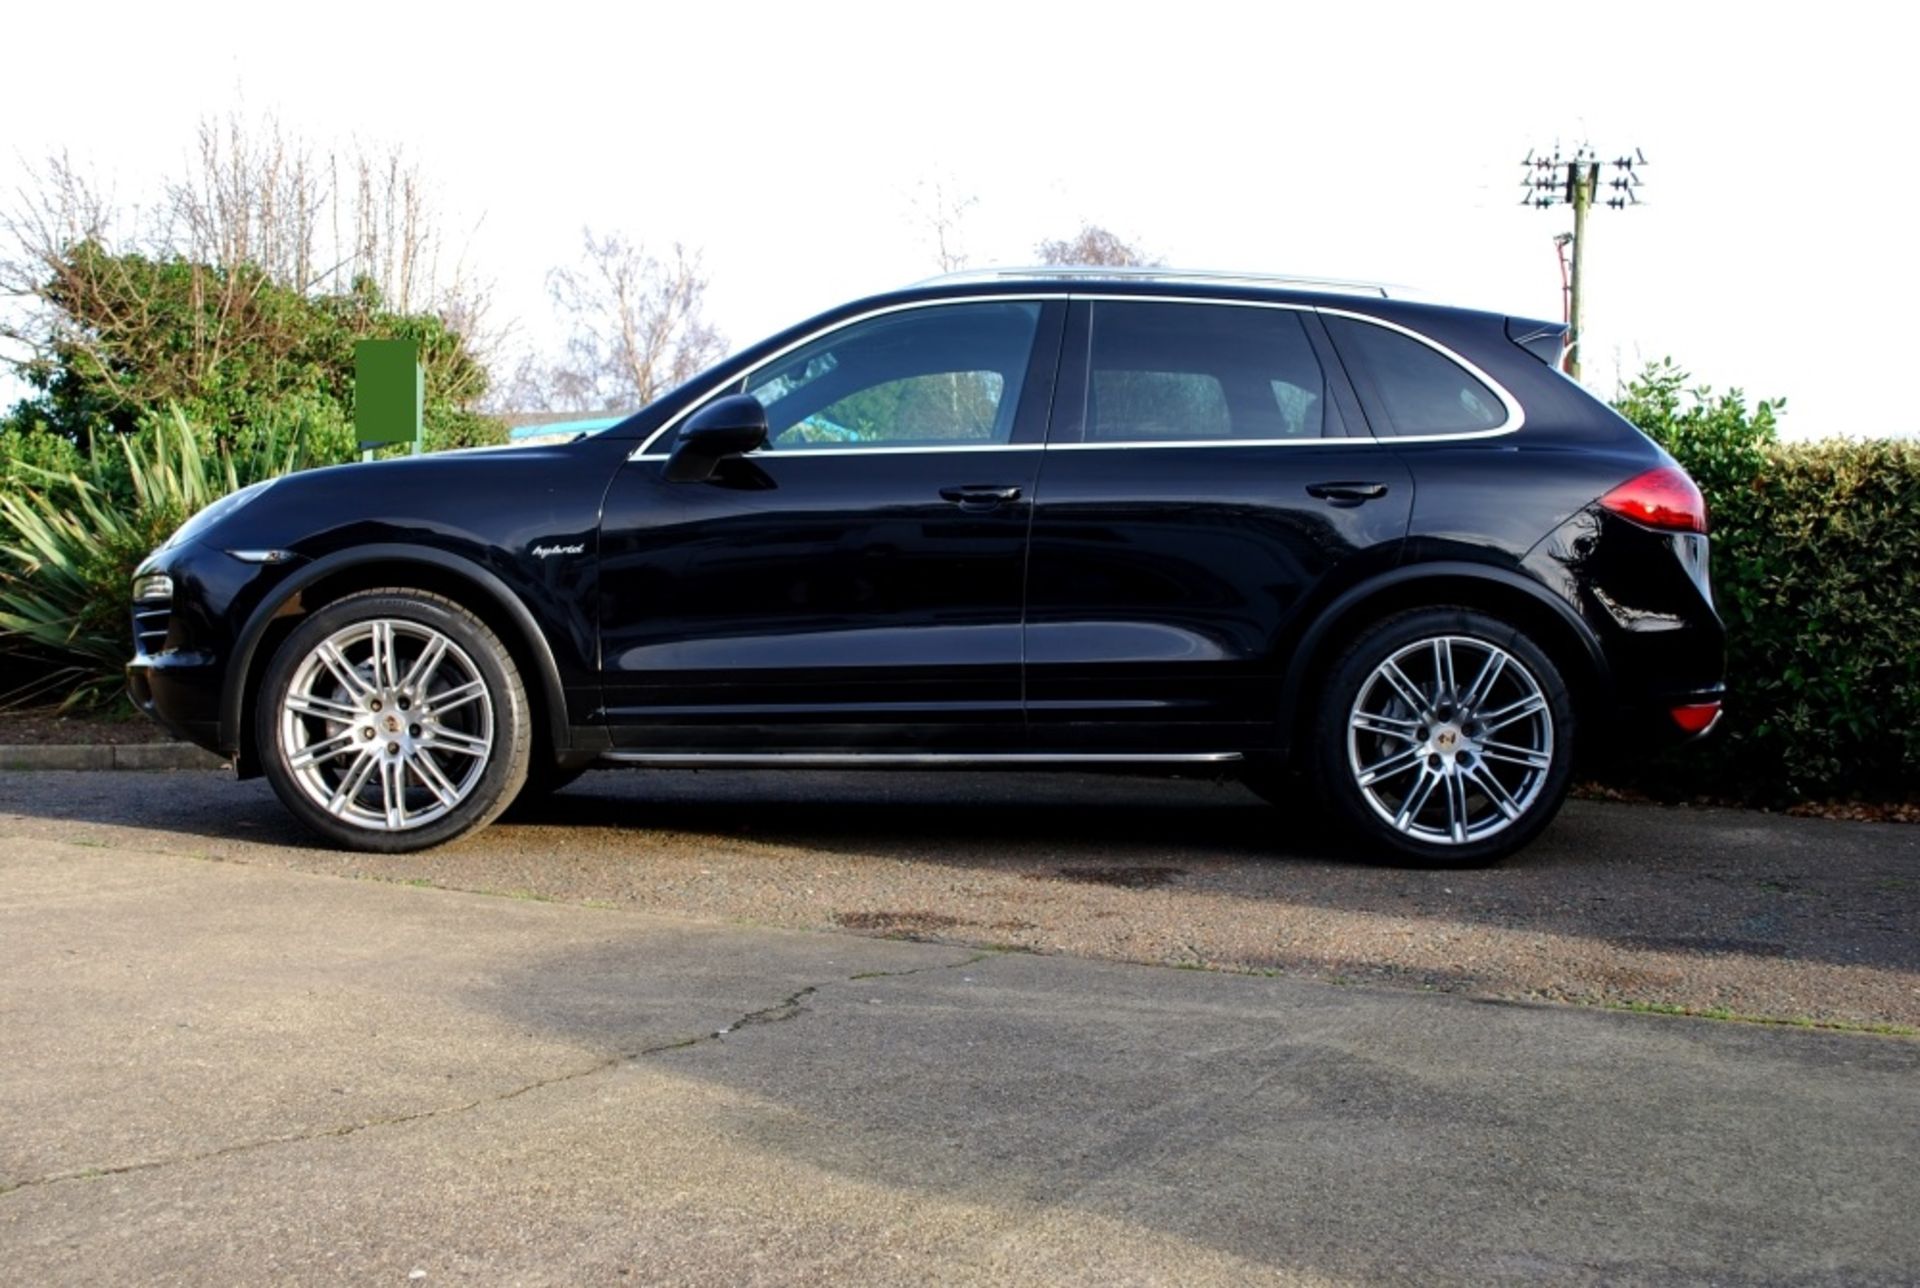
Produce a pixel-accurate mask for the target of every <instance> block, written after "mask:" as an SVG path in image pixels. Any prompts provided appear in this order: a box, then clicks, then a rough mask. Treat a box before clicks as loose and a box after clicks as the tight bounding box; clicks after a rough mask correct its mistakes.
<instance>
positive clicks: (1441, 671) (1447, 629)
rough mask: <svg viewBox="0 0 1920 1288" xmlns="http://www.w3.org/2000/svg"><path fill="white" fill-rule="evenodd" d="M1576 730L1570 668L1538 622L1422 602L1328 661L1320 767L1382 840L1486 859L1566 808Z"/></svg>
mask: <svg viewBox="0 0 1920 1288" xmlns="http://www.w3.org/2000/svg"><path fill="white" fill-rule="evenodd" d="M1390 663H1391V664H1392V669H1391V670H1389V664H1390ZM1416 700H1417V705H1416ZM1490 720H1491V721H1497V722H1498V723H1491V724H1490V723H1489V721H1490ZM1574 733H1575V730H1574V713H1573V700H1572V697H1571V695H1570V694H1569V693H1568V692H1567V686H1566V682H1565V680H1564V679H1563V677H1562V676H1561V674H1560V671H1559V668H1557V667H1556V666H1555V665H1554V664H1553V660H1552V659H1551V658H1549V657H1548V656H1547V654H1546V652H1545V650H1543V649H1542V648H1540V646H1539V645H1538V644H1536V643H1534V641H1533V640H1532V639H1531V638H1529V637H1528V636H1527V634H1526V633H1525V632H1524V631H1522V630H1520V629H1518V628H1516V627H1514V626H1512V625H1509V624H1508V623H1506V622H1502V621H1500V620H1499V619H1497V618H1494V617H1490V616H1488V615H1486V614H1485V613H1481V612H1476V611H1473V610H1471V609H1465V608H1425V609H1417V610H1415V611H1412V612H1408V613H1402V614H1399V615H1397V616H1394V617H1390V618H1387V619H1385V620H1384V621H1381V622H1379V623H1377V624H1375V625H1374V626H1372V627H1370V628H1369V629H1368V630H1367V631H1366V632H1365V633H1364V634H1362V635H1361V637H1360V638H1359V639H1358V640H1356V641H1354V643H1353V645H1352V646H1351V647H1350V648H1348V649H1347V651H1346V652H1345V653H1344V654H1342V655H1341V657H1340V658H1339V659H1338V660H1337V661H1336V662H1335V663H1334V665H1333V668H1332V670H1331V671H1330V672H1328V675H1327V682H1326V684H1325V685H1324V686H1323V687H1322V690H1321V694H1320V698H1319V702H1318V705H1317V707H1316V711H1315V718H1314V724H1313V733H1312V735H1311V736H1312V745H1311V751H1310V773H1311V777H1312V780H1313V785H1314V790H1315V793H1316V795H1317V796H1318V797H1319V799H1320V802H1321V804H1322V806H1323V807H1324V808H1325V809H1326V811H1327V813H1328V814H1329V816H1331V817H1332V818H1333V819H1334V820H1335V821H1336V822H1338V823H1339V824H1340V825H1341V826H1342V827H1343V828H1344V829H1345V830H1346V831H1347V832H1348V833H1349V834H1351V835H1353V836H1354V837H1356V838H1357V839H1359V840H1360V841H1361V842H1362V843H1363V844H1364V845H1365V846H1367V847H1368V849H1369V850H1370V851H1371V852H1373V853H1377V854H1381V855H1383V856H1385V857H1389V858H1391V859H1394V860H1396V861H1400V862H1411V863H1415V864H1419V865H1421V866H1426V867H1473V866H1477V865H1480V864H1486V863H1492V862H1495V861H1497V860H1499V859H1502V858H1505V857H1506V856H1507V855H1509V854H1512V853H1513V852H1514V851H1516V850H1518V849H1520V848H1521V847H1523V846H1525V845H1526V844H1527V843H1528V842H1530V841H1532V840H1533V839H1534V838H1535V837H1537V836H1538V835H1540V833H1541V832H1542V831H1543V830H1544V829H1545V828H1546V826H1547V824H1549V823H1551V822H1552V821H1553V817H1554V815H1555V814H1557V813H1558V812H1559V810H1560V805H1561V803H1562V802H1563V801H1564V800H1565V799H1566V795H1567V787H1568V784H1569V782H1570V781H1571V778H1572V773H1573V755H1574Z"/></svg>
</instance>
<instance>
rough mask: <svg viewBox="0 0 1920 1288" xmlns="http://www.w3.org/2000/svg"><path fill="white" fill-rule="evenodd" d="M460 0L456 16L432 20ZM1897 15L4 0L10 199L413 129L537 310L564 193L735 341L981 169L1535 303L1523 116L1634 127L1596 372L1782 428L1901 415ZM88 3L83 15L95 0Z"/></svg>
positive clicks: (997, 190)
mask: <svg viewBox="0 0 1920 1288" xmlns="http://www.w3.org/2000/svg"><path fill="white" fill-rule="evenodd" d="M449 12H451V11H450V10H449ZM1896 12H1898V10H1897V9H1896V8H1895V7H1894V6H1887V5H1875V6H1868V5H1859V6H1855V5H1849V4H1840V3H1828V4H1825V5H1820V6H1808V5H1796V6H1793V7H1792V8H1791V9H1789V8H1787V7H1785V6H1781V7H1777V8H1776V7H1775V6H1773V5H1768V4H1741V5H1734V4H1727V5H1717V4H1692V3H1687V4H1680V3H1673V2H1672V0H1668V2H1667V3H1662V4H1644V5H1643V4H1631V3H1611V4H1603V5H1593V6H1574V7H1571V8H1569V7H1567V6H1551V5H1545V4H1540V3H1538V2H1537V0H1535V2H1533V3H1527V4H1516V5H1505V4H1474V3H1463V4H1448V5H1440V4H1432V3H1427V4H1414V5H1404V6H1402V5H1385V4H1381V5H1373V4H1364V3H1345V4H1337V5H1313V6H1290V5H1277V4H1260V5H1255V4H1235V5H1209V4H1204V3H1197V2H1194V0H1188V2H1186V3H1181V4H1178V5H1171V4H1167V5H1155V6H1144V5H1143V6H1132V5H1124V4H1115V3H1107V4H1099V5H1075V6H1066V5H1060V6H1053V5H1047V4H1044V3H1039V2H1038V0H1027V3H1022V4H1013V5H999V4H989V3H954V4H946V5H920V4H891V5H876V6H857V5H843V4H834V3H829V2H827V0H819V2H817V3H809V4H784V5H765V6H762V5H755V4H749V3H741V2H739V0H734V2H731V3H727V4H707V5H692V4H689V5H684V6H673V7H671V8H669V7H665V6H660V7H656V6H650V5H630V4H627V5H618V6H609V7H607V8H605V9H602V8H599V7H594V6H575V5H569V4H566V3H558V2H554V0H547V2H545V3H541V4H536V5H513V6H505V5H501V6H485V7H479V6H476V7H474V8H471V9H467V10H465V14H466V15H467V16H461V17H451V16H446V17H443V16H441V7H440V6H427V5H399V4H393V3H386V4H380V5H371V6H362V5H358V4H350V3H323V4H318V5H303V6H297V7H296V6H270V5H262V4H258V3H250V4H246V5H236V6H223V5H196V4H186V3H176V4H153V3H151V2H150V0H149V2H148V3H142V4H139V5H114V4H105V5H100V4H96V5H88V6H86V7H85V9H84V11H83V10H77V9H74V8H73V7H71V6H54V5H36V6H34V7H33V8H32V9H31V10H24V11H21V12H16V13H11V14H9V16H8V18H7V23H6V27H7V34H8V47H9V50H10V56H9V57H8V59H7V63H8V71H7V78H6V79H7V84H6V97H7V102H8V109H7V111H6V113H5V114H4V124H0V167H4V170H3V171H0V190H4V191H9V192H10V191H12V190H13V189H14V188H15V187H16V186H17V185H18V184H19V183H20V182H21V180H22V171H21V169H20V167H21V164H22V162H31V161H34V160H36V159H38V158H40V157H43V156H44V155H45V154H46V153H48V152H49V151H50V150H55V149H62V148H64V149H66V150H68V151H69V152H70V153H71V154H72V156H73V158H74V159H75V160H76V161H79V162H82V163H84V164H87V165H90V166H92V167H94V168H95V169H96V170H97V172H99V173H102V174H105V175H109V176H112V177H113V179H114V181H115V185H116V188H117V191H118V192H119V194H120V195H121V196H122V197H123V198H125V199H128V200H138V199H140V198H141V197H142V196H143V195H144V194H145V193H147V192H149V191H150V190H151V189H152V187H153V185H154V184H155V182H156V180H157V176H158V175H160V174H161V173H164V172H167V171H171V170H175V169H178V168H179V166H180V164H181V161H182V159H183V157H184V155H185V153H186V151H187V149H188V147H189V145H190V142H191V138H192V134H193V131H194V128H195V124H196V122H197V120H198V119H199V118H201V117H202V116H204V115H207V114H218V113H223V112H225V111H227V110H229V109H230V108H232V107H234V106H236V105H240V106H243V107H244V108H245V109H246V110H248V111H250V112H261V113H264V112H268V111H271V112H274V113H277V114H278V115H279V116H280V118H281V120H282V121H283V123H284V124H286V125H288V126H291V127H293V128H294V129H296V130H298V131H299V132H300V133H302V134H304V135H306V136H307V137H308V138H310V139H312V140H314V141H316V142H326V141H330V140H333V139H337V138H344V137H347V136H358V137H361V138H363V139H369V140H378V141H388V140H398V141H401V142H403V143H404V144H406V146H407V147H408V148H409V149H410V150H411V151H412V153H413V154H414V155H415V156H416V157H417V158H418V160H419V161H420V162H421V164H422V166H423V168H424V170H425V171H426V173H427V175H428V177H429V178H430V179H431V180H432V181H433V183H434V186H435V188H436V195H437V201H438V204H439V206H440V208H441V210H442V212H443V215H444V223H445V225H446V226H447V228H448V229H449V231H450V232H452V233H453V234H454V235H455V237H456V240H461V241H464V242H465V244H466V246H467V250H468V256H469V258H470V260H471V262H472V263H473V265H474V266H475V267H476V268H477V269H478V270H479V271H480V272H481V273H482V274H483V275H485V276H486V277H489V278H491V279H492V281H493V282H494V284H495V298H496V313H497V317H496V321H514V320H517V321H519V322H520V323H521V326H522V329H523V331H524V333H525V334H527V335H529V336H540V335H543V334H546V333H548V332H549V331H550V329H551V325H552V324H551V321H550V317H549V313H548V307H547V303H546V296H545V290H544V275H545V273H546V271H547V270H548V269H549V268H550V267H552V266H553V265H555V264H557V263H561V262H563V261H566V260H568V259H569V258H571V257H572V256H573V255H574V253H575V251H576V250H577V247H578V244H579V230H580V227H581V225H582V224H591V225H593V226H594V227H595V228H597V229H600V230H614V229H618V230H620V231H623V232H625V233H627V234H628V235H630V236H632V237H634V238H637V239H639V240H642V241H645V242H647V243H649V244H650V245H658V246H662V247H664V246H666V245H668V244H670V243H671V242H673V241H675V240H680V241H684V242H687V243H688V244H690V245H693V246H696V247H699V248H700V249H702V250H703V252H704V254H705V257H706V266H707V269H708V271H709V274H710V276H711V280H712V288H711V292H710V295H709V306H710V313H711V315H712V319H713V320H714V321H715V322H716V323H717V324H718V325H719V326H720V327H721V328H722V329H723V330H724V331H725V332H726V333H727V335H728V337H729V338H730V339H731V340H732V341H733V342H734V343H735V344H745V343H747V342H749V341H751V340H753V339H756V338H758V337H759V336H761V335H763V334H765V333H767V332H769V331H772V330H775V329H777V328H779V327H781V326H783V325H785V324H787V323H788V322H791V321H795V320H798V319H799V318H800V317H802V316H804V315H806V314H808V313H810V312H813V311H815V310H817V309H819V308H824V307H826V306H828V305H831V304H834V303H837V302H839V301H841V300H843V299H846V298H849V297H851V296H854V295H856V294H862V293H865V292H868V291H871V290H877V289H883V288H886V287H889V286H893V285H897V284H900V283H903V282H906V281H910V280H915V279H918V278H921V277H924V276H927V275H928V274H929V273H931V272H932V271H933V269H934V264H933V260H932V251H931V249H930V245H929V239H928V235H927V231H926V228H925V225H924V221H922V220H919V219H916V217H915V215H914V212H913V207H912V198H913V192H914V188H915V185H916V184H917V183H920V182H922V181H930V180H937V181H939V182H941V183H943V184H945V185H947V186H948V187H949V189H951V190H955V191H959V192H963V193H967V194H971V195H973V196H975V197H977V199H978V201H977V204H976V205H975V206H974V207H973V208H972V209H971V211H970V212H969V215H968V218H967V223H966V227H965V241H966V244H967V249H968V250H969V252H970V253H971V255H972V257H973V259H974V261H975V262H976V263H977V264H990V263H1009V264H1017V263H1028V262H1031V261H1032V259H1033V246H1034V243H1035V242H1036V241H1038V240H1040V239H1041V238H1044V237H1052V236H1067V235H1070V234H1071V233H1072V232H1073V231H1075V229H1077V227H1078V226H1079V224H1080V223H1081V221H1083V220H1091V221H1093V222H1096V223H1101V224H1104V225H1106V226H1108V227H1110V228H1112V229H1114V230H1115V231H1116V232H1119V233H1120V234H1122V235H1123V236H1126V237H1128V238H1130V239H1133V240H1136V241H1137V242H1138V243H1140V244H1142V245H1144V246H1145V247H1146V248H1147V249H1149V250H1151V251H1153V252H1155V253H1156V254H1157V255H1159V256H1160V257H1161V258H1163V259H1165V260H1166V261H1167V262H1168V263H1170V264H1174V265H1179V266H1183V267H1224V268H1236V269H1250V270H1269V271H1282V272H1291V273H1302V274H1313V275H1322V276H1354V277H1363V278H1370V279H1380V280H1386V281H1392V282H1401V283H1407V284H1410V285H1414V286H1418V287H1420V288H1422V289H1423V290H1424V291H1426V292H1428V293H1431V294H1433V295H1435V296H1438V297H1439V298H1441V299H1444V300H1447V301H1451V302H1457V303H1465V304H1473V305H1477V306H1481V307H1486V308H1493V309H1500V310H1504V311H1507V312H1515V313H1526V314H1532V315H1536V316H1547V317H1558V316H1559V314H1560V294H1559V290H1560V284H1559V274H1558V269H1557V267H1556V264H1555V258H1554V250H1553V244H1552V237H1553V234H1554V233H1555V232H1558V231H1560V230H1561V229H1562V228H1564V227H1565V226H1566V223H1567V215H1566V212H1565V211H1564V210H1555V211H1550V212H1542V211H1537V210H1529V209H1522V208H1521V207H1520V206H1519V205H1518V204H1517V202H1518V198H1519V195H1520V194H1519V187H1518V182H1519V179H1520V177H1521V170H1520V167H1519V165H1518V164H1517V163H1518V161H1519V160H1520V158H1521V157H1522V156H1523V155H1525V153H1526V152H1527V150H1528V149H1529V148H1532V147H1539V146H1543V145H1545V146H1548V147H1550V146H1551V145H1553V143H1554V142H1555V141H1556V140H1557V141H1559V142H1560V143H1561V144H1562V145H1563V146H1565V145H1571V144H1573V143H1577V142H1579V141H1582V140H1591V142H1592V143H1593V144H1594V145H1595V146H1596V147H1598V148H1599V149H1601V150H1602V151H1603V152H1605V153H1606V154H1607V155H1612V154H1614V153H1615V152H1617V151H1620V150H1623V149H1630V148H1632V147H1636V146H1637V147H1639V148H1641V149H1643V150H1644V151H1645V153H1646V155H1647V157H1648V158H1649V159H1650V160H1651V161H1652V162H1653V164H1652V165H1651V166H1650V167H1649V168H1648V169H1647V170H1646V171H1645V178H1646V183H1647V187H1646V189H1645V196H1646V198H1647V200H1648V203H1649V204H1648V205H1646V206H1645V207H1643V208H1640V209H1634V210H1628V211H1622V212H1616V211H1611V210H1600V211H1597V212H1596V213H1595V215H1594V217H1593V220H1592V224H1591V228H1590V236H1589V252H1588V264H1589V272H1590V279H1589V283H1590V301H1591V302H1590V312H1589V319H1588V320H1589V329H1590V336H1589V347H1588V362H1589V365H1588V373H1587V376H1588V381H1589V383H1590V384H1591V385H1592V386H1593V387H1594V388H1595V389H1596V391H1597V392H1600V393H1603V394H1606V393H1610V392H1611V391H1612V389H1613V386H1614V372H1615V358H1616V355H1617V356H1618V360H1619V361H1620V362H1621V363H1623V364H1624V365H1626V366H1627V367H1629V368H1632V369H1637V367H1638V366H1639V364H1640V362H1641V361H1642V360H1643V359H1646V358H1653V357H1658V356H1660V355H1663V354H1669V353H1671V354H1673V355H1674V356H1675V357H1677V358H1679V359H1680V360H1681V361H1682V362H1683V363H1685V364H1686V365H1687V366H1689V367H1690V368H1691V369H1692V370H1693V371H1694V372H1695V374H1696V375H1697V376H1698V377H1699V378H1701V379H1703V380H1707V381H1711V382H1713V383H1715V384H1718V385H1728V384H1737V385H1741V386H1744V387H1745V388H1746V389H1747V391H1748V393H1749V394H1750V395H1753V396H1756V397H1758V396H1764V395H1771V394H1785V395H1787V396H1788V398H1789V400H1790V408H1789V415H1788V418H1787V421H1786V427H1787V430H1788V432H1789V433H1793V434H1796V435H1819V434H1826V433H1853V434H1860V433H1888V432H1897V433H1911V432H1914V431H1915V429H1916V428H1920V416H1916V414H1915V413H1914V411H1913V410H1912V407H1911V405H1910V404H1909V403H1908V402H1907V401H1906V399H1905V398H1904V397H1900V398H1896V397H1894V396H1893V395H1894V392H1895V390H1896V388H1898V389H1904V388H1906V383H1907V382H1906V380H1905V378H1904V376H1902V374H1901V373H1902V372H1904V371H1905V370H1906V367H1905V362H1906V354H1905V351H1906V349H1907V348H1908V345H1907V341H1906V337H1905V334H1904V331H1905V328H1904V325H1903V323H1902V321H1901V319H1900V317H1899V316H1898V315H1897V314H1896V311H1895V310H1896V309H1897V308H1899V307H1901V306H1900V304H1899V301H1901V300H1903V299H1906V298H1908V297H1910V296H1912V295H1913V294H1914V287H1915V280H1914V279H1915V271H1914V268H1913V258H1912V255H1911V253H1910V251H1909V248H1908V247H1907V245H1906V241H1907V238H1906V236H1905V235H1903V234H1902V233H1901V232H1900V231H1899V229H1900V228H1901V227H1902V226H1904V225H1905V221H1906V219H1907V218H1908V217H1909V213H1910V212H1911V211H1912V210H1913V209H1914V205H1915V201H1914V198H1915V195H1916V194H1915V169H1916V167H1915V166H1914V164H1913V162H1912V160H1911V157H1910V155H1909V142H1910V140H1909V137H1908V136H1909V133H1910V131H1911V130H1912V128H1913V126H1914V124H1915V122H1916V120H1920V113H1917V112H1916V110H1915V109H1916V103H1915V98H1916V91H1915V88H1914V85H1915V78H1914V75H1913V72H1912V68H1911V44H1910V41H1909V40H1908V39H1907V38H1905V37H1900V36H1898V35H1897V32H1895V31H1894V30H1892V29H1890V26H1889V23H1890V21H1891V18H1890V15H1892V14H1894V13H1896ZM83 14H84V17H82V15H83Z"/></svg>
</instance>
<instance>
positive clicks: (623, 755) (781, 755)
mask: <svg viewBox="0 0 1920 1288" xmlns="http://www.w3.org/2000/svg"><path fill="white" fill-rule="evenodd" d="M1240 759H1243V757H1242V756H1241V754H1240V753H1239V752H1237V751H1174V752H1131V751H1129V752H1070V751H1069V752H1044V751H1012V752H967V751H961V752H946V751H905V752H900V751H873V752H868V751H764V752H761V751H755V752H733V751H695V752H653V751H605V752H602V753H600V760H601V762H602V763H605V764H615V765H639V766H643V767H645V768H648V769H809V768H811V769H829V768H839V769H848V768H855V769H857V768H863V767H864V768H874V769H878V768H883V767H888V766H896V765H928V766H939V767H942V768H949V769H950V768H956V767H961V766H978V767H980V768H983V769H991V768H993V767H994V766H996V765H1059V766H1060V767H1062V768H1063V769H1070V768H1072V767H1073V766H1075V765H1223V764H1228V763H1230V762H1232V761H1236V760H1240Z"/></svg>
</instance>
